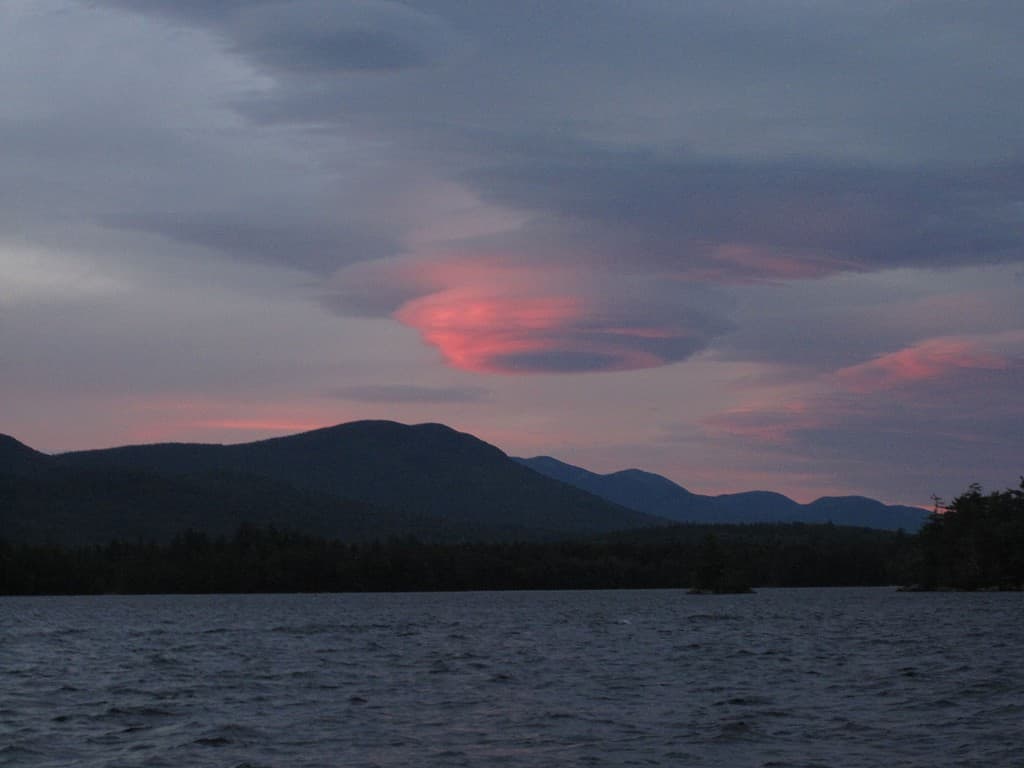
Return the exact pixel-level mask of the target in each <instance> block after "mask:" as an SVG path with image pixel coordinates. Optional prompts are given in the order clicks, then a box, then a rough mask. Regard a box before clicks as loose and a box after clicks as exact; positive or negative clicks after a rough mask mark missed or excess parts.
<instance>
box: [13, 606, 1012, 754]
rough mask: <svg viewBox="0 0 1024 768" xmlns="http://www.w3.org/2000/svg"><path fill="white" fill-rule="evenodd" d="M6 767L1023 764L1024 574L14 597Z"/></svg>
mask: <svg viewBox="0 0 1024 768" xmlns="http://www.w3.org/2000/svg"><path fill="white" fill-rule="evenodd" d="M0 622H2V623H0V765H2V766H18V767H19V768H21V767H22V766H85V767H88V766H175V768H177V767H178V766H218V767H219V766H226V767H234V766H251V767H252V768H256V767H257V766H281V767H282V768H283V767H286V766H288V767H290V766H563V765H565V766H568V765H581V766H588V765H593V766H643V765H666V766H729V767H730V768H731V767H736V768H742V767H744V766H759V767H760V766H779V767H781V766H829V767H835V766H871V767H872V768H877V767H878V766H922V767H923V766H928V767H929V768H935V767H937V766H954V765H956V766H986V767H992V766H1007V767H1010V766H1014V767H1019V766H1024V653H1022V651H1024V594H905V593H898V592H895V591H893V590H890V589H805V590H783V589H778V590H767V589H766V590H761V591H759V592H758V593H756V594H753V595H735V596H732V595H730V596H692V595H687V594H685V593H683V592H678V591H671V590H666V591H611V592H505V593H483V592H478V593H465V594H362V595H211V596H142V597H127V596H126V597H119V596H105V597H47V598H0Z"/></svg>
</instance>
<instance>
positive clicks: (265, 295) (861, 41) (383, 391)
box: [0, 0, 1024, 505]
mask: <svg viewBox="0 0 1024 768" xmlns="http://www.w3.org/2000/svg"><path fill="white" fill-rule="evenodd" d="M1022 40H1024V3H1021V2H1020V0H1005V1H1000V0H991V1H988V0H972V2H962V0H904V1H899V2H898V1H897V0H889V1H888V2H876V1H875V0H861V1H859V2H849V1H848V0H820V1H818V2H811V1H810V0H800V1H798V0H693V1H688V2H677V1H676V0H628V1H627V0H617V1H616V2H612V1H611V0H588V1H587V2H582V1H577V0H544V1H543V2H533V1H532V0H517V1H516V2H509V1H508V0H471V1H470V0H417V2H408V3H401V2H391V1H387V0H362V1H354V0H291V1H286V0H81V1H80V2H76V1H75V0H0V432H3V433H6V434H10V435H13V436H15V437H17V438H18V439H19V440H21V441H23V442H25V443H28V444H29V445H31V446H33V447H35V448H37V449H39V450H44V451H47V452H58V451H65V450H71V449H79V448H86V447H105V446H111V445H117V444H123V443H137V442H153V441H169V440H173V441H201V442H242V441H248V440H255V439H260V438H264V437H270V436H275V435H281V434H286V433H291V432H296V431H300V430H304V429H308V428H314V427H319V426H326V425H329V424H335V423H340V422H345V421H351V420H355V419H364V418H387V419H394V420H398V421H403V422H410V423H417V422H424V421H437V422H442V423H446V424H449V425H451V426H453V427H455V428H457V429H460V430H463V431H467V432H471V433H473V434H475V435H477V436H479V437H481V438H483V439H485V440H487V441H488V442H491V443H494V444H495V445H497V446H498V447H500V448H502V449H503V450H505V451H506V452H508V453H510V454H513V455H522V456H532V455H536V454H549V455H553V456H556V457H558V458H561V459H563V460H565V461H569V462H571V463H574V464H580V465H582V466H585V467H587V468H589V469H592V470H595V471H602V472H606V471H612V470H616V469H622V468H626V467H631V466H637V467H642V468H644V469H648V470H651V471H654V472H660V473H662V474H665V475H666V476H668V477H670V478H672V479H673V480H675V481H677V482H679V483H681V484H682V485H684V486H686V487H687V488H689V489H690V490H692V491H695V492H701V493H724V492H731V491H743V490H750V489H755V488H764V489H771V490H776V491H780V492H783V493H786V494H788V495H790V496H792V497H793V498H796V499H798V500H800V501H810V500H812V499H814V498H816V497H818V496H821V495H826V494H828V495H835V494H851V493H856V494H863V495H868V496H873V497H875V498H879V499H882V500H884V501H887V502H892V503H907V504H917V505H928V504H930V498H931V496H932V494H938V495H940V496H943V497H946V498H947V499H948V498H950V497H952V496H955V495H956V494H957V493H959V492H960V491H962V490H964V489H965V488H966V486H967V484H969V483H971V482H974V481H977V482H981V483H982V484H984V485H985V486H986V487H991V488H993V489H994V488H1003V487H1006V486H1010V485H1016V483H1017V481H1018V477H1019V476H1020V475H1021V474H1022V473H1024V45H1022V44H1021V41H1022Z"/></svg>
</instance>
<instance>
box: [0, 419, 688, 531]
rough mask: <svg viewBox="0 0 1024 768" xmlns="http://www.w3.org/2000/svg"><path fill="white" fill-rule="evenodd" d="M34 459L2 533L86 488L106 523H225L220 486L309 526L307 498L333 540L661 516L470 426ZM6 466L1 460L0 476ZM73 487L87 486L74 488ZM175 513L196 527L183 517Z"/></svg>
mask: <svg viewBox="0 0 1024 768" xmlns="http://www.w3.org/2000/svg"><path fill="white" fill-rule="evenodd" d="M40 456H42V457H43V459H41V460H40V464H41V465H42V466H43V467H44V468H45V473H46V474H47V479H48V483H36V484H35V485H31V484H27V481H24V482H22V483H21V487H20V488H19V487H18V483H17V482H13V481H12V479H11V478H14V477H15V475H14V474H13V473H12V472H7V473H6V478H7V479H6V480H5V482H6V485H7V493H8V495H9V496H10V497H11V498H12V499H14V507H15V510H14V512H11V511H10V510H6V511H5V510H3V509H0V522H3V523H4V526H3V528H2V530H18V531H22V532H25V531H28V532H31V531H32V530H43V531H45V532H46V535H49V536H51V537H52V536H59V535H62V534H60V530H61V529H62V526H66V527H68V529H69V531H70V530H71V529H74V528H76V527H77V528H78V529H82V527H83V526H85V525H86V524H87V521H85V520H81V519H79V518H80V517H81V515H77V516H76V514H74V509H75V508H76V507H75V503H76V502H75V500H76V499H77V500H78V502H77V504H78V508H80V507H82V506H84V505H86V502H83V501H81V499H90V498H91V499H93V503H94V505H97V504H98V505H100V506H99V507H97V508H96V509H94V510H93V517H95V518H102V519H103V520H105V521H107V523H108V525H107V527H108V528H110V527H115V521H120V522H121V523H125V524H128V523H131V522H132V520H131V518H130V516H129V514H128V510H129V509H130V508H131V507H132V506H133V505H135V506H136V507H138V508H139V509H140V510H141V512H140V514H142V516H143V517H144V516H145V510H146V509H147V508H148V509H151V510H153V514H157V515H161V516H165V517H166V516H167V515H168V514H171V513H172V512H174V511H175V510H176V509H177V507H176V506H175V505H176V504H179V505H180V504H186V505H187V504H189V503H194V504H196V505H197V506H198V507H200V508H202V509H205V510H208V511H209V512H210V514H212V515H214V516H215V517H216V518H217V520H216V522H217V523H218V525H219V527H220V528H223V527H224V526H223V524H224V522H225V521H224V520H222V519H221V518H222V517H224V516H223V515H220V516H218V514H219V513H218V512H217V508H218V504H216V503H214V502H213V499H216V498H220V497H221V496H224V495H225V494H226V496H227V501H225V503H224V505H222V506H225V508H226V509H227V510H228V511H229V512H230V514H228V513H225V514H226V515H227V516H228V517H229V518H230V520H231V521H234V522H236V523H241V522H243V521H244V516H245V513H246V508H247V506H246V505H248V509H251V510H253V514H254V516H258V517H260V518H261V519H263V520H267V519H269V520H270V521H271V522H273V523H274V524H276V525H279V526H285V527H287V526H288V525H289V523H290V521H292V520H294V521H295V522H296V525H298V524H299V523H301V524H302V525H301V526H299V527H301V528H302V529H303V530H308V529H309V525H310V524H311V523H310V521H309V520H307V519H306V518H305V517H301V516H300V517H299V518H295V517H294V516H295V515H296V514H297V512H296V511H297V510H298V511H301V510H303V509H305V507H304V504H305V503H308V504H310V505H312V507H313V508H314V509H316V510H319V511H318V512H317V521H319V522H317V532H318V533H320V532H322V531H323V530H324V528H325V527H326V528H328V529H330V530H329V531H328V532H329V533H330V534H331V535H333V536H335V537H338V538H342V539H344V538H347V533H348V532H349V531H348V528H347V527H346V526H347V525H348V523H349V522H351V523H352V524H353V525H355V524H356V523H358V526H357V527H358V528H359V530H360V531H362V532H364V533H365V532H367V530H368V528H372V526H371V525H370V523H371V522H372V520H370V521H368V520H367V516H368V515H369V516H371V517H372V516H373V515H377V517H378V518H379V519H380V520H381V522H382V526H381V531H380V535H413V536H417V537H421V538H426V539H428V540H436V539H439V538H440V539H445V540H467V539H470V538H472V539H488V538H493V539H506V540H507V539H516V538H520V539H524V540H527V539H533V540H537V539H552V538H565V537H572V536H587V535H593V534H598V533H605V532H611V531H614V530H622V529H628V528H636V527H645V526H657V525H666V524H668V522H669V521H667V520H664V519H661V518H657V517H654V516H651V515H648V514H646V513H642V512H637V511H635V510H632V509H628V508H626V507H621V506H618V505H615V504H613V503H611V502H608V501H606V500H604V499H601V498H599V497H597V496H594V495H592V494H589V493H587V492H585V491H582V490H580V489H578V488H576V487H574V486H571V485H567V484H564V483H561V482H558V481H555V480H552V479H551V478H548V477H546V476H544V475H541V474H539V473H536V472H534V471H533V470H531V469H529V468H527V467H524V466H522V465H520V464H519V463H517V462H514V461H512V460H511V459H510V458H509V457H508V456H507V455H506V454H505V453H504V452H502V451H501V450H500V449H498V448H497V447H495V446H493V445H490V444H489V443H486V442H484V441H483V440H480V439H479V438H477V437H475V436H473V435H469V434H466V433H462V432H458V431H456V430H454V429H452V428H451V427H447V426H445V425H442V424H435V423H428V424H418V425H405V424H399V423H398V422H391V421H360V422H348V423H346V424H339V425H334V426H331V427H323V428H320V429H316V430H310V431H308V432H302V433H298V434H295V435H286V436H282V437H275V438H270V439H268V440H258V441H253V442H248V443H239V444H233V445H222V444H204V443H153V444H143V445H134V446H118V447H115V448H105V449H95V450H88V451H73V452H68V453H61V454H56V455H54V456H49V457H47V456H45V454H40ZM140 475H141V476H144V477H146V478H151V481H149V482H150V486H149V487H151V488H153V489H154V490H153V493H154V497H153V498H152V499H150V500H148V501H147V500H146V498H145V497H144V496H143V495H140V493H139V492H138V488H139V485H140V482H142V481H139V480H138V477H139V476H140ZM4 476H5V473H4V467H3V466H0V480H3V479H4ZM246 478H250V479H251V480H252V481H253V482H260V483H269V484H270V485H269V487H270V488H271V490H272V493H270V496H272V497H274V499H275V502H274V503H275V505H276V506H274V508H273V509H264V508H263V506H262V505H261V502H260V500H259V499H258V498H254V497H253V495H252V494H251V493H249V492H248V491H247V490H246V488H245V485H246ZM218 479H220V480H222V481H223V487H218V485H217V480H218ZM142 484H143V485H145V482H142ZM2 485H3V484H2V483H0V486H2ZM83 485H84V486H86V487H92V488H94V489H96V490H97V492H96V493H89V492H86V493H83V492H82V488H83ZM119 488H120V489H121V490H122V491H123V493H120V495H119V492H118V489H119ZM3 492H4V488H3V487H0V493H3ZM239 497H242V498H244V499H245V503H244V504H243V503H241V502H240V501H238V499H239ZM19 499H20V500H19ZM190 499H191V500H193V501H192V502H190V501H189V500H190ZM232 499H234V501H231V500H232ZM303 499H304V500H305V501H303ZM229 502H230V503H229ZM332 505H334V506H333V507H332ZM352 505H357V506H358V505H361V506H359V508H358V509H355V508H354V507H353V506H352ZM49 509H55V510H58V511H59V512H60V515H59V517H60V520H59V521H57V522H55V521H53V520H51V521H50V522H49V523H47V521H46V519H45V518H46V514H47V510H49ZM332 510H333V511H332ZM257 513H258V514H257ZM335 513H336V515H337V520H336V524H335V525H334V526H333V528H332V527H331V522H330V519H331V516H332V515H333V514H335ZM3 515H7V519H6V520H4V518H3ZM86 517H88V515H86ZM179 517H181V518H182V521H183V522H184V521H186V520H187V521H188V522H189V524H190V525H192V526H195V525H200V526H205V525H206V524H205V523H204V522H203V520H201V519H199V520H197V519H196V516H195V515H192V516H188V515H184V516H183V517H182V516H181V515H179ZM37 518H38V519H37ZM346 521H348V522H346ZM211 525H212V523H211ZM138 529H139V526H138V525H135V526H134V529H133V531H134V532H135V533H136V535H140V534H139V530H138ZM161 530H163V529H161ZM370 533H372V531H371V532H370ZM26 535H28V534H26ZM63 535H64V538H65V539H67V538H74V536H73V534H72V533H70V532H69V533H67V534H63ZM141 535H144V532H143V534H141ZM367 535H369V534H367ZM79 538H81V537H79Z"/></svg>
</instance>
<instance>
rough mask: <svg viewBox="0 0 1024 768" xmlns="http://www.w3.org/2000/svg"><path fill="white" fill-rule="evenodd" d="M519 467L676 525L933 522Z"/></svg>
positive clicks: (857, 503)
mask: <svg viewBox="0 0 1024 768" xmlns="http://www.w3.org/2000/svg"><path fill="white" fill-rule="evenodd" d="M516 461H518V462H520V463H521V464H523V465H524V466H527V467H530V468H531V469H533V470H535V471H537V472H540V473H541V474H544V475H547V476H548V477H551V478H554V479H557V480H561V481H562V482H565V483H570V484H572V485H575V486H576V487H577V488H581V489H584V490H586V491H589V492H590V493H593V494H594V495H596V496H600V497H601V498H604V499H608V500H609V501H613V502H615V503H616V504H620V505H622V506H624V507H629V508H630V509H635V510H637V511H642V512H647V513H649V514H652V515H657V516H659V517H664V518H668V519H669V520H673V521H675V522H686V523H775V522H803V523H829V522H831V523H834V524H835V525H853V526H862V527H866V528H882V529H888V530H897V529H899V528H902V529H904V530H906V531H917V530H918V529H919V528H920V527H921V526H922V525H923V524H924V523H925V521H926V520H927V518H928V513H927V512H925V511H924V510H922V509H919V508H917V507H906V506H890V505H886V504H883V503H882V502H880V501H876V500H874V499H868V498H865V497H863V496H843V497H824V498H821V499H818V500H817V501H813V502H811V503H810V504H798V503H797V502H795V501H793V500H792V499H790V498H789V497H787V496H783V495H782V494H779V493H773V492H771V491H749V492H746V493H730V494H724V495H721V496H704V495H701V494H696V493H692V492H690V491H688V490H687V489H686V488H683V487H682V486H681V485H678V484H676V483H674V482H672V481H671V480H669V479H668V478H666V477H662V476H661V475H656V474H653V473H651V472H644V471H642V470H638V469H627V470H623V471H621V472H612V473H610V474H607V475H602V474H598V473H596V472H590V471H588V470H586V469H583V468H582V467H577V466H573V465H572V464H566V463H565V462H562V461H559V460H557V459H553V458H551V457H550V456H536V457H534V458H530V459H516Z"/></svg>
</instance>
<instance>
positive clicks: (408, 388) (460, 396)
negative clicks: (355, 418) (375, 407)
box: [330, 384, 490, 403]
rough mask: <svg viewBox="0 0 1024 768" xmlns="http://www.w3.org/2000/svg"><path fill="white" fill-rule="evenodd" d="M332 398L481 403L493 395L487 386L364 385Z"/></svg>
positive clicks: (375, 401)
mask: <svg viewBox="0 0 1024 768" xmlns="http://www.w3.org/2000/svg"><path fill="white" fill-rule="evenodd" d="M330 395H331V396H332V397H337V398H340V399H342V400H355V401H358V402H363V403H479V402H482V401H484V400H486V399H487V398H488V397H489V396H490V392H489V391H488V390H487V389H484V388H483V387H424V386H420V385H417V384H364V385H356V386H350V387H341V388H340V389H336V390H333V391H332V392H331V393H330Z"/></svg>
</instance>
